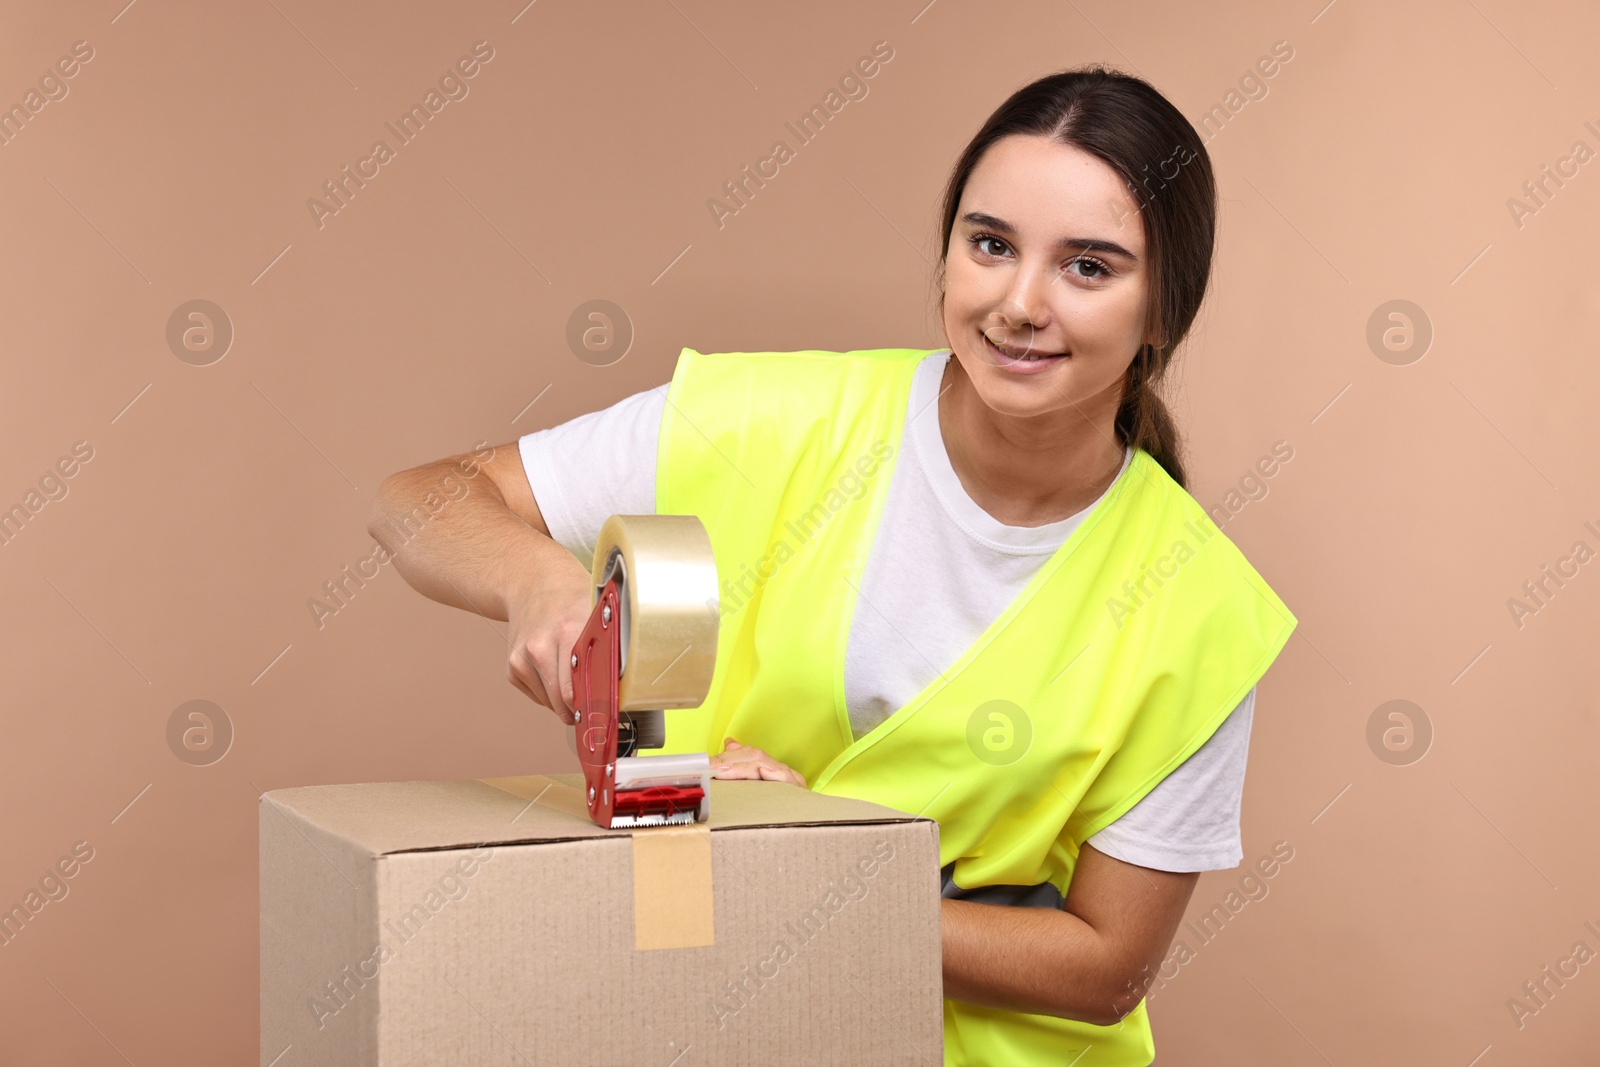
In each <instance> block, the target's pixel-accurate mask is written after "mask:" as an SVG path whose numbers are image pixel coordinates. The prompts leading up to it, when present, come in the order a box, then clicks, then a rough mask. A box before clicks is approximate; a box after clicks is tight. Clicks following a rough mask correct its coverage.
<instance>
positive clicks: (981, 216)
mask: <svg viewBox="0 0 1600 1067" xmlns="http://www.w3.org/2000/svg"><path fill="white" fill-rule="evenodd" d="M961 221H962V222H970V223H972V224H973V225H974V226H983V227H985V228H987V229H991V230H998V231H999V232H1000V233H1003V234H1005V235H1006V236H1008V237H1013V236H1015V235H1016V232H1017V230H1016V227H1014V226H1012V225H1011V223H1009V222H1007V221H1006V220H1005V219H997V218H995V217H994V216H993V215H987V214H985V213H983V212H982V211H969V212H967V213H966V214H965V215H962V216H961ZM1056 247H1057V248H1059V249H1062V250H1063V251H1065V250H1066V249H1071V248H1076V249H1082V250H1083V251H1085V252H1110V253H1111V254H1112V255H1117V256H1124V257H1126V258H1127V259H1129V260H1132V261H1133V262H1135V263H1137V262H1138V261H1139V257H1138V256H1136V255H1134V254H1133V253H1132V252H1130V251H1128V250H1127V249H1126V248H1123V247H1122V246H1121V245H1119V244H1117V243H1116V242H1115V241H1107V240H1105V239H1104V238H1102V237H1063V238H1062V239H1061V240H1059V241H1057V242H1056Z"/></svg>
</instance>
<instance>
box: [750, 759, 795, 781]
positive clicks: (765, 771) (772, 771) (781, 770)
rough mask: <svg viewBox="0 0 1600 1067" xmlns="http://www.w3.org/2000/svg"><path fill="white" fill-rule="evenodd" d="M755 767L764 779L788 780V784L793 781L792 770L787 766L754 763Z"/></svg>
mask: <svg viewBox="0 0 1600 1067" xmlns="http://www.w3.org/2000/svg"><path fill="white" fill-rule="evenodd" d="M756 769H757V771H759V772H760V774H761V777H762V779H763V780H765V781H768V782H789V783H790V784H793V782H794V778H793V772H792V771H790V770H789V768H787V767H774V766H772V764H770V763H758V764H756Z"/></svg>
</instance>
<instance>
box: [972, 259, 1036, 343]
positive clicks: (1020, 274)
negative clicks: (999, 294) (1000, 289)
mask: <svg viewBox="0 0 1600 1067" xmlns="http://www.w3.org/2000/svg"><path fill="white" fill-rule="evenodd" d="M1048 284H1049V283H1048V280H1047V279H1044V278H1042V277H1040V274H1039V272H1038V271H1032V270H1028V269H1026V268H1024V267H1020V266H1019V267H1018V268H1017V270H1016V271H1015V272H1014V273H1013V274H1012V276H1011V284H1010V285H1009V286H1007V287H1006V292H1005V296H1004V298H1003V299H1002V300H1001V302H1000V305H999V306H998V307H996V308H995V309H994V310H993V311H991V312H989V315H988V319H987V320H986V322H985V325H984V333H985V334H986V335H987V336H988V337H989V339H990V340H991V341H995V342H998V343H1000V344H1006V345H1010V346H1012V347H1014V348H1023V347H1030V346H1031V345H1032V344H1033V338H1034V334H1035V333H1036V332H1037V331H1038V330H1040V329H1041V328H1043V327H1044V326H1045V325H1047V322H1048V319H1049V302H1048V301H1047V300H1046V299H1045V295H1046V287H1047V285H1048Z"/></svg>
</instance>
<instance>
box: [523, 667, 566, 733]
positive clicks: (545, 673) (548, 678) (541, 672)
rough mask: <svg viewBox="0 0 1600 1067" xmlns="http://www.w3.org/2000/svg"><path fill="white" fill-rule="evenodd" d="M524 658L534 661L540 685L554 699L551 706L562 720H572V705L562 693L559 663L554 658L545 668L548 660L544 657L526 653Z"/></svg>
mask: <svg viewBox="0 0 1600 1067" xmlns="http://www.w3.org/2000/svg"><path fill="white" fill-rule="evenodd" d="M524 658H525V659H527V660H530V661H532V663H533V667H534V670H535V672H536V673H537V674H538V676H539V683H540V684H541V685H542V686H544V691H545V693H546V694H548V695H549V696H551V697H552V698H553V699H552V700H551V702H550V706H551V707H552V708H554V709H555V710H556V711H557V712H559V713H560V715H561V717H562V718H564V719H568V720H570V719H571V718H572V705H571V704H570V703H569V702H568V701H567V699H566V698H565V696H563V695H562V693H561V679H560V676H559V674H558V673H557V667H556V664H557V663H558V662H559V661H558V660H556V659H555V657H553V656H552V657H550V659H549V660H548V663H549V667H548V668H547V667H546V666H545V662H546V660H545V658H544V657H543V656H535V655H531V654H527V653H525V654H524Z"/></svg>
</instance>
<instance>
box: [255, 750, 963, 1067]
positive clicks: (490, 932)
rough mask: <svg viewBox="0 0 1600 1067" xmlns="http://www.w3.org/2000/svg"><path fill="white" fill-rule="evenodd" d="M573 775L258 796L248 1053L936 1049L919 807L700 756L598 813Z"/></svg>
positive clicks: (360, 1060)
mask: <svg viewBox="0 0 1600 1067" xmlns="http://www.w3.org/2000/svg"><path fill="white" fill-rule="evenodd" d="M582 781H583V780H582V777H581V776H580V775H575V774H574V775H550V776H538V775H535V776H530V777H525V778H502V779H489V780H484V781H458V782H389V783H374V784H366V785H332V786H310V787H305V788H299V789H280V790H276V791H274V792H271V793H268V794H266V795H265V796H264V797H262V800H261V811H260V816H261V823H260V830H261V1063H262V1064H263V1065H268V1064H273V1063H277V1064H278V1067H303V1065H309V1064H327V1065H330V1067H333V1065H336V1067H361V1065H367V1064H371V1065H376V1064H379V1063H382V1064H384V1065H385V1067H408V1065H412V1064H452V1065H464V1067H465V1065H470V1067H486V1065H495V1064H505V1065H507V1067H511V1065H520V1067H529V1065H532V1064H537V1065H539V1067H545V1065H548V1064H581V1065H584V1067H613V1065H617V1067H622V1065H625V1067H690V1065H691V1064H693V1065H703V1064H752V1063H759V1064H808V1065H810V1064H828V1063H836V1064H846V1065H850V1067H861V1065H872V1067H880V1065H887V1064H906V1065H912V1064H917V1065H922V1067H940V1065H942V1064H943V1062H944V1053H943V1047H944V1046H943V1033H944V1031H943V1024H944V1007H943V983H942V977H941V975H942V972H941V969H940V940H939V887H940V880H939V855H938V853H939V849H938V842H939V836H938V835H939V830H938V824H937V823H935V822H933V821H932V820H930V819H926V818H918V817H915V816H912V815H908V814H906V813H904V812H898V811H894V810H892V809H890V808H885V807H881V806H879V805H876V804H871V803H867V802H865V801H859V800H852V799H849V798H843V797H833V796H828V795H825V794H821V793H813V792H811V791H809V790H806V789H801V788H799V787H798V786H792V785H788V784H786V783H782V782H759V781H754V782H753V781H721V780H713V781H712V783H711V789H712V792H711V821H710V822H709V823H701V824H697V825H695V826H680V827H648V828H641V829H637V830H603V829H601V828H600V827H598V826H596V825H594V823H593V822H592V821H591V820H590V819H589V817H588V812H587V810H586V809H585V807H584V804H583V799H582V794H581V793H580V792H579V788H580V787H581V786H582ZM280 1057H281V1058H280Z"/></svg>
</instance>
